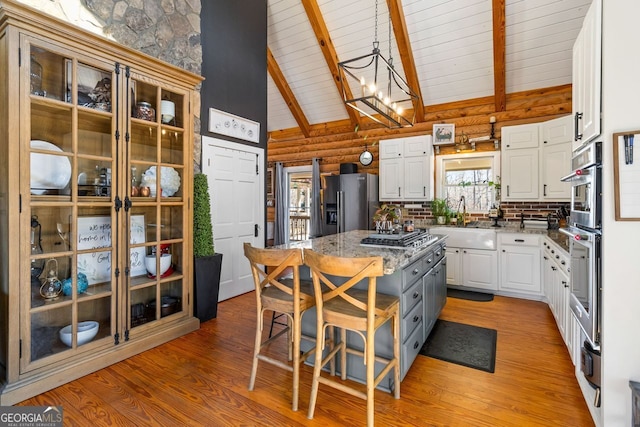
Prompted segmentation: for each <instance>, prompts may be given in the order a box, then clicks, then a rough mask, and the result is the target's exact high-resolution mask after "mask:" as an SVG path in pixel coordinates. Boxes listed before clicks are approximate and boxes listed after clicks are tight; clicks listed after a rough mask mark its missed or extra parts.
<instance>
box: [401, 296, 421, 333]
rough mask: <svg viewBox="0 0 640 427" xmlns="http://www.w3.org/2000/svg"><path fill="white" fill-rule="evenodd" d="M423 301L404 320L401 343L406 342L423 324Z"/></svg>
mask: <svg viewBox="0 0 640 427" xmlns="http://www.w3.org/2000/svg"><path fill="white" fill-rule="evenodd" d="M422 304H423V301H422V300H420V301H419V304H416V306H415V307H413V309H412V310H411V311H409V312H408V313H407V314H406V315H405V316H404V317H403V318H402V327H401V335H402V336H401V339H400V342H404V341H405V340H406V339H407V337H408V336H409V334H411V333H412V332H413V330H414V329H415V327H416V326H418V325H421V324H422V308H423V305H422Z"/></svg>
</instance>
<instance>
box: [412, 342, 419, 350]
mask: <svg viewBox="0 0 640 427" xmlns="http://www.w3.org/2000/svg"><path fill="white" fill-rule="evenodd" d="M418 347H420V343H419V342H418V341H416V343H415V344H414V345H413V349H414V350H415V349H417V348H418Z"/></svg>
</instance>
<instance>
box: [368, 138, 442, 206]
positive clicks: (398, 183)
mask: <svg viewBox="0 0 640 427" xmlns="http://www.w3.org/2000/svg"><path fill="white" fill-rule="evenodd" d="M379 149H380V176H379V178H380V179H379V198H380V200H381V201H390V200H407V201H419V200H430V199H431V196H432V194H433V189H432V184H431V170H432V168H431V164H432V162H433V159H432V156H431V135H420V136H413V137H407V138H396V139H388V140H384V141H380V147H379Z"/></svg>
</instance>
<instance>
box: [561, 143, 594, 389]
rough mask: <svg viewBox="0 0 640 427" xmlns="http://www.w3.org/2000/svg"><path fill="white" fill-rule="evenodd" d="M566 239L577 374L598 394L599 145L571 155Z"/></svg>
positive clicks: (563, 229) (586, 147)
mask: <svg viewBox="0 0 640 427" xmlns="http://www.w3.org/2000/svg"><path fill="white" fill-rule="evenodd" d="M571 165H572V170H573V172H572V173H571V174H570V175H568V176H566V177H564V178H562V180H563V181H568V182H571V187H572V192H571V209H570V214H569V221H568V224H569V225H568V227H566V228H561V229H560V231H561V232H562V233H563V234H565V235H567V236H569V255H570V258H571V261H570V281H571V294H570V297H569V298H570V302H569V304H570V308H571V312H572V313H573V315H574V316H575V318H576V319H577V320H578V323H579V324H580V328H581V329H582V331H583V332H584V336H585V338H586V339H585V340H584V344H583V346H582V351H581V370H582V372H583V373H584V376H585V378H586V379H587V381H589V383H591V385H593V386H594V387H595V388H596V389H597V390H599V387H600V382H601V377H600V369H601V366H600V354H601V335H600V333H601V329H600V328H601V324H602V322H601V309H602V306H601V304H602V271H601V269H602V143H601V142H592V143H590V144H587V145H586V146H584V147H582V148H580V149H578V150H576V151H574V153H573V156H572V159H571Z"/></svg>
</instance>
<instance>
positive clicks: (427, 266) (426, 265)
mask: <svg viewBox="0 0 640 427" xmlns="http://www.w3.org/2000/svg"><path fill="white" fill-rule="evenodd" d="M422 263H423V265H422V269H423V271H424V272H425V273H426V272H427V271H429V270H431V269H432V268H433V266H434V265H436V263H437V261H436V260H435V258H434V251H433V250H430V251H428V252H427V254H426V255H425V256H424V258H422Z"/></svg>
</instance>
